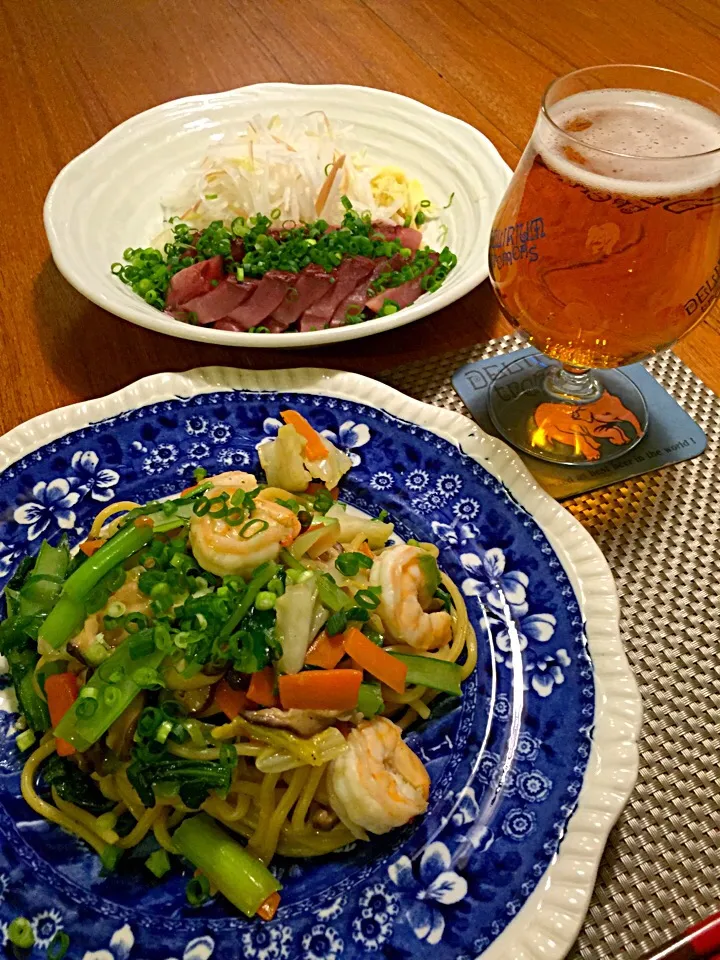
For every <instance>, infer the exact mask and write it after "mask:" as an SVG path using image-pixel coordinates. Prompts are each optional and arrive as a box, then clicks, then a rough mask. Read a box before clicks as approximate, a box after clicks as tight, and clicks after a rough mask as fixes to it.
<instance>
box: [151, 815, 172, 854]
mask: <svg viewBox="0 0 720 960" xmlns="http://www.w3.org/2000/svg"><path fill="white" fill-rule="evenodd" d="M169 812H170V808H169V807H162V809H161V810H160V814H159V816H158V818H157V820H156V821H155V823H154V824H153V833H154V834H155V839H156V840H157V842H158V843H159V844H160V846H161V847H162V848H163V850H167V852H168V853H178V848H177V847H176V846H175V844H174V843H173V842H172V837H171V836H170V834H169V833H168V814H169Z"/></svg>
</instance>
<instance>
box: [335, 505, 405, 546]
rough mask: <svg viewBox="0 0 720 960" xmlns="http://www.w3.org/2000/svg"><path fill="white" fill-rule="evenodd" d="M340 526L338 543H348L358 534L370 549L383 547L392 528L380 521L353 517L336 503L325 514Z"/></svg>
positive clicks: (390, 534) (390, 525)
mask: <svg viewBox="0 0 720 960" xmlns="http://www.w3.org/2000/svg"><path fill="white" fill-rule="evenodd" d="M325 516H326V517H331V518H332V519H333V520H337V521H338V522H339V524H340V533H339V534H338V543H350V541H351V540H354V539H355V537H357V535H358V534H362V535H363V537H364V538H365V539H366V540H367V542H368V546H369V547H370V548H371V549H377V548H378V547H384V546H385V544H386V543H387V541H388V540H389V539H390V537H391V536H392V532H393V530H394V527H393V525H392V524H391V523H384V522H383V521H382V520H370V519H369V518H368V517H358V516H353V514H351V513H349V512H348V511H347V510H344V509H343V508H342V507H341V506H339V505H338V504H337V503H336V504H335V506H333V507H330V509H329V510H328V512H327V513H326V514H325Z"/></svg>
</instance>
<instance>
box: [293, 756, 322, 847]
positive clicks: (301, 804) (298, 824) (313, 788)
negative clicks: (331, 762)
mask: <svg viewBox="0 0 720 960" xmlns="http://www.w3.org/2000/svg"><path fill="white" fill-rule="evenodd" d="M326 770H327V764H325V766H323V767H313V768H312V770H311V771H310V776H309V777H308V778H307V780H306V781H305V786H304V787H303V789H302V793H301V794H300V797H299V798H298V802H297V803H296V804H295V809H294V810H293V815H292V823H291V826H292V829H293V830H295V831H299V830H302V829H303V827H304V826H305V818H306V817H307V814H308V810H309V809H310V804H311V803H312V801H313V798H314V796H315V794H316V792H317V788H318V787H319V786H320V781H321V780H322V778H323V776H324V775H325V771H326Z"/></svg>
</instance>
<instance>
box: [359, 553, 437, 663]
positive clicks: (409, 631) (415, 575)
mask: <svg viewBox="0 0 720 960" xmlns="http://www.w3.org/2000/svg"><path fill="white" fill-rule="evenodd" d="M427 556H428V555H427V554H426V553H425V552H424V551H423V550H421V549H420V548H419V547H412V546H408V545H406V544H398V545H397V546H394V547H388V549H387V550H384V551H383V552H382V553H381V554H380V556H379V557H378V559H377V560H376V561H375V563H374V565H373V568H372V570H371V571H370V585H371V586H373V587H381V593H380V604H379V606H378V608H377V611H376V612H377V613H378V615H379V617H380V619H381V620H382V622H383V625H384V626H385V629H386V630H387V632H388V633H389V634H390V636H391V638H392V639H393V640H395V641H397V642H398V643H406V644H407V645H408V646H410V647H415V648H416V649H417V650H437V649H438V648H439V647H444V646H445V644H446V643H449V642H450V640H451V639H452V618H451V617H450V614H449V613H447V612H446V611H445V610H439V611H437V612H435V613H426V612H425V611H426V607H427V606H428V605H429V604H430V601H431V600H432V596H431V594H430V591H429V590H428V586H427V579H426V574H425V571H424V570H423V565H422V562H421V559H422V558H424V557H427ZM428 559H429V558H428Z"/></svg>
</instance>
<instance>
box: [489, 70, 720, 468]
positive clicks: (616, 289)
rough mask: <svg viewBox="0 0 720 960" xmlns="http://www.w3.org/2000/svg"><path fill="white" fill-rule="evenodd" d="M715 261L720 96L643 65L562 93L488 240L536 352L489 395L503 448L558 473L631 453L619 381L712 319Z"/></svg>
mask: <svg viewBox="0 0 720 960" xmlns="http://www.w3.org/2000/svg"><path fill="white" fill-rule="evenodd" d="M719 260H720V90H718V89H716V88H715V87H713V86H711V85H710V84H708V83H705V82H703V81H701V80H698V79H695V78H694V77H690V76H687V75H685V74H681V73H675V72H674V71H671V70H663V69H660V68H656V67H643V66H624V65H613V66H603V67H591V68H588V69H584V70H578V71H576V72H575V73H571V74H569V75H568V76H565V77H562V78H561V79H559V80H555V81H554V82H553V83H552V84H551V85H550V87H549V88H548V90H547V91H546V93H545V96H544V98H543V101H542V105H541V108H540V113H539V116H538V120H537V124H536V126H535V129H534V131H533V134H532V137H531V139H530V142H529V144H528V146H527V148H526V150H525V152H524V154H523V156H522V159H521V160H520V164H519V165H518V168H517V170H516V171H515V175H514V176H513V179H512V181H511V183H510V185H509V187H508V189H507V192H506V194H505V197H504V198H503V201H502V203H501V205H500V208H499V210H498V212H497V215H496V217H495V222H494V224H493V229H492V234H491V239H490V277H491V280H492V284H493V287H494V290H495V293H496V295H497V297H498V300H499V301H500V306H501V308H502V311H503V313H504V314H505V315H506V316H507V317H508V319H509V320H510V322H511V323H512V324H513V326H515V327H516V328H517V329H518V330H519V331H520V332H521V333H522V334H523V335H524V336H525V337H526V338H527V340H528V342H529V343H530V344H532V345H534V346H535V347H537V349H538V350H539V351H540V353H539V354H537V355H534V356H532V357H530V358H526V359H524V360H522V359H521V360H518V361H516V362H515V363H512V364H509V365H508V366H506V367H505V368H504V369H503V370H502V371H501V372H500V373H499V374H498V376H497V377H496V378H495V380H494V382H493V385H492V387H491V390H490V395H489V410H490V414H491V416H492V419H493V421H494V423H495V426H496V427H497V429H498V430H499V431H500V433H501V434H502V435H503V436H504V437H505V438H506V439H507V440H509V441H510V442H511V443H512V444H513V445H514V446H516V447H518V448H519V449H521V450H523V451H525V452H526V453H530V454H533V455H534V456H536V457H540V458H541V459H545V460H551V461H555V462H558V463H566V464H585V465H588V464H589V463H598V462H602V461H605V460H610V459H613V458H614V457H618V456H622V455H623V454H624V453H626V452H627V451H628V450H630V449H631V447H632V446H633V445H634V444H635V443H637V442H638V441H639V440H640V439H641V438H642V436H643V434H644V433H645V430H646V427H647V418H648V412H647V409H646V406H645V403H644V400H643V398H642V395H641V393H640V391H639V390H638V388H637V386H636V385H635V384H634V383H633V382H632V380H630V379H629V378H628V377H627V376H625V374H623V373H622V372H620V371H619V370H617V369H616V368H617V367H621V366H623V365H625V364H630V363H635V362H637V361H640V360H645V359H647V358H648V357H650V356H651V355H652V354H654V353H657V352H658V351H661V350H665V349H668V348H669V347H671V346H672V344H674V343H675V342H676V341H677V340H678V339H679V338H680V337H682V336H683V335H684V334H685V333H687V332H688V330H690V329H691V328H692V327H693V326H694V325H695V324H696V323H697V322H698V321H699V320H700V319H701V318H702V317H703V316H704V314H705V313H706V312H707V311H708V309H709V308H710V307H711V305H712V303H713V302H714V300H715V298H716V296H717V294H718V290H720V263H719ZM651 415H652V413H651Z"/></svg>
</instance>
